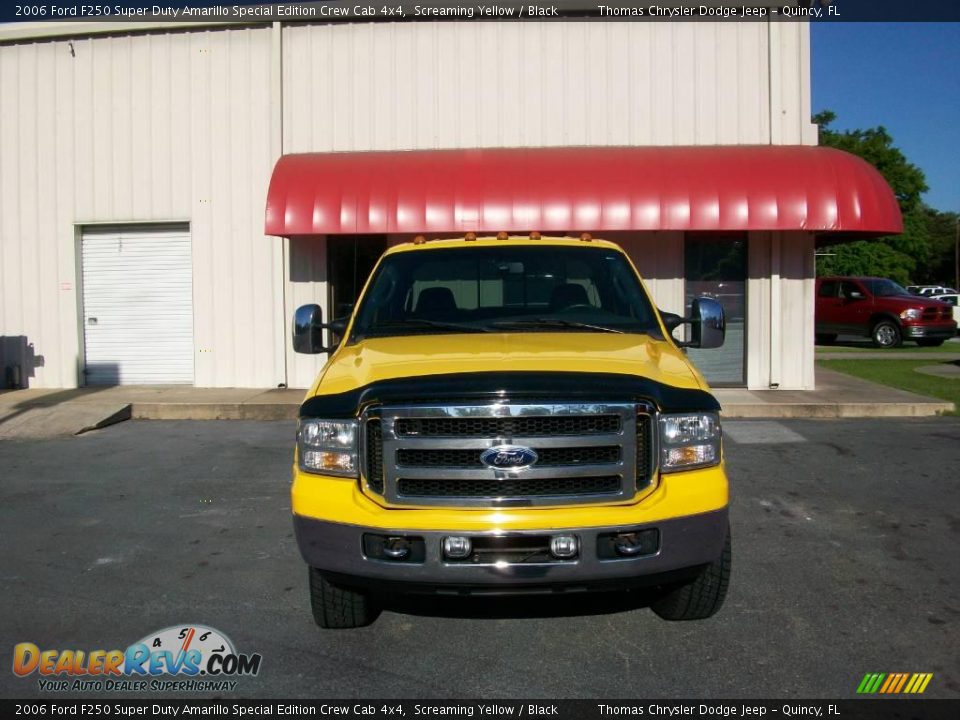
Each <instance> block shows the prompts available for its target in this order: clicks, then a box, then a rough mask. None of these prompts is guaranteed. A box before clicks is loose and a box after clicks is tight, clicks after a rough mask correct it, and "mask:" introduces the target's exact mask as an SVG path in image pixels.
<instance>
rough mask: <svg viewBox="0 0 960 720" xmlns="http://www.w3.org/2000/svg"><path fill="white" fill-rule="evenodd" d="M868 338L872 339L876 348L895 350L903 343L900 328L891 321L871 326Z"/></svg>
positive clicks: (883, 321)
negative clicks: (871, 329)
mask: <svg viewBox="0 0 960 720" xmlns="http://www.w3.org/2000/svg"><path fill="white" fill-rule="evenodd" d="M870 336H871V337H872V338H873V344H874V345H876V346H877V347H878V348H895V347H900V345H901V344H902V343H903V337H902V335H901V334H900V327H899V326H898V325H897V324H896V323H895V322H893V320H881V321H880V322H878V323H877V324H876V325H874V326H873V332H872V333H870Z"/></svg>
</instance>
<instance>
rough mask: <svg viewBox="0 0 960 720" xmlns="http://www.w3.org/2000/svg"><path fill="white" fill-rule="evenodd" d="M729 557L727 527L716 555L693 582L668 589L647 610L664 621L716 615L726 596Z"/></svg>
mask: <svg viewBox="0 0 960 720" xmlns="http://www.w3.org/2000/svg"><path fill="white" fill-rule="evenodd" d="M732 560H733V553H732V550H731V547H730V528H729V527H728V528H727V539H726V541H725V542H724V545H723V552H722V553H721V554H720V557H719V558H717V559H716V560H714V561H713V562H712V563H710V564H709V565H708V566H707V567H706V569H705V570H703V572H701V573H700V574H699V575H698V576H697V578H696V579H695V580H694V581H693V582H691V583H688V584H686V585H681V586H680V587H677V588H674V589H672V590H669V591H668V592H667V593H666V594H664V595H663V596H662V597H661V598H660V599H659V600H657V601H656V602H655V603H653V605H651V606H650V607H651V609H652V610H653V611H654V612H655V613H656V614H657V615H659V616H660V617H661V618H663V619H664V620H704V619H706V618H708V617H711V616H712V615H714V614H716V612H717V611H718V610H719V609H720V608H721V607H723V601H724V599H725V598H726V597H727V587H728V586H729V585H730V567H731V563H732Z"/></svg>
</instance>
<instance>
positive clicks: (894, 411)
mask: <svg viewBox="0 0 960 720" xmlns="http://www.w3.org/2000/svg"><path fill="white" fill-rule="evenodd" d="M953 410H954V405H953V403H951V402H944V401H936V402H922V403H919V402H918V403H871V402H864V403H857V402H844V403H817V402H813V403H790V404H782V405H781V404H777V405H772V404H771V405H768V404H761V403H757V404H747V403H745V404H725V405H724V406H723V409H722V410H721V415H722V416H723V417H724V418H728V419H729V418H756V419H759V418H781V419H785V418H876V417H884V418H895V417H934V416H936V415H942V414H943V413H947V412H953Z"/></svg>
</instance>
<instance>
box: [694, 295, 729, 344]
mask: <svg viewBox="0 0 960 720" xmlns="http://www.w3.org/2000/svg"><path fill="white" fill-rule="evenodd" d="M690 314H691V315H692V316H693V318H692V319H693V325H692V326H691V328H690V335H691V340H690V347H697V348H703V349H704V350H707V349H710V348H718V347H720V346H721V345H723V339H724V337H725V336H726V334H727V321H726V318H724V316H723V306H722V305H721V304H720V303H718V302H717V301H716V300H713V299H711V298H705V297H704V298H695V299H694V301H693V304H692V305H691V306H690Z"/></svg>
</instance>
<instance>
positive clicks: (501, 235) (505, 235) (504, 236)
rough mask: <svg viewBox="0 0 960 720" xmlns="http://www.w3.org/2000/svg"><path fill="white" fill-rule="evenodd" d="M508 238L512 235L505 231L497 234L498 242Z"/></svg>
mask: <svg viewBox="0 0 960 720" xmlns="http://www.w3.org/2000/svg"><path fill="white" fill-rule="evenodd" d="M508 237H510V234H509V233H508V232H506V231H504V230H501V231H500V232H498V233H497V240H506V239H507V238H508Z"/></svg>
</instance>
